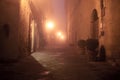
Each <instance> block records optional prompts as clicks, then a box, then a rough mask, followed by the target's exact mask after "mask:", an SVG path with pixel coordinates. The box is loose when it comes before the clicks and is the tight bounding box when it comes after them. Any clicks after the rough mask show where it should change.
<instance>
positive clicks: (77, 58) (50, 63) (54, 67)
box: [32, 48, 120, 80]
mask: <svg viewBox="0 0 120 80" xmlns="http://www.w3.org/2000/svg"><path fill="white" fill-rule="evenodd" d="M32 56H33V57H34V58H35V59H36V60H37V61H38V62H39V63H41V64H42V65H43V66H44V67H46V68H47V69H48V70H49V71H50V72H51V73H52V74H53V78H54V79H55V80H120V77H119V76H120V72H119V71H118V70H117V69H116V68H115V67H113V66H111V65H110V64H109V63H107V62H91V61H89V60H88V56H87V55H86V54H81V51H80V50H76V49H74V48H68V49H59V50H57V49H54V50H46V51H41V52H36V53H33V54H32Z"/></svg>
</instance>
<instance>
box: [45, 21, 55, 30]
mask: <svg viewBox="0 0 120 80" xmlns="http://www.w3.org/2000/svg"><path fill="white" fill-rule="evenodd" d="M46 28H47V30H53V29H54V23H53V22H52V21H49V22H47V23H46Z"/></svg>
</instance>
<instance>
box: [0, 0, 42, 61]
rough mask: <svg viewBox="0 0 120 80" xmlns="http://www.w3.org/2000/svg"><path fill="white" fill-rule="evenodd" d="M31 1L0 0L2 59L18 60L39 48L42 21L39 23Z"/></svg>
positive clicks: (0, 58) (0, 55)
mask: <svg viewBox="0 0 120 80" xmlns="http://www.w3.org/2000/svg"><path fill="white" fill-rule="evenodd" d="M31 3H32V2H31V0H1V1H0V39H1V40H0V61H11V60H17V59H19V58H21V57H24V56H27V55H29V54H30V53H31V51H34V50H35V49H38V48H39V46H40V45H39V42H40V39H41V36H39V33H40V29H41V28H39V27H41V26H42V25H41V24H42V23H41V21H39V23H37V22H38V19H37V17H36V13H35V12H33V10H34V9H32V8H31V5H30V4H31ZM38 26H39V27H38ZM38 28H39V29H38ZM35 35H38V36H35Z"/></svg>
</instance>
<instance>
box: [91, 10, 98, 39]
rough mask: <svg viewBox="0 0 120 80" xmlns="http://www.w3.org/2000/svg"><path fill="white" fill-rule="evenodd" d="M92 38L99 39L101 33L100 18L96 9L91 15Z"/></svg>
mask: <svg viewBox="0 0 120 80" xmlns="http://www.w3.org/2000/svg"><path fill="white" fill-rule="evenodd" d="M90 33H91V34H90V36H91V38H92V39H98V33H99V18H98V13H97V10H96V9H93V11H92V14H91V27H90Z"/></svg>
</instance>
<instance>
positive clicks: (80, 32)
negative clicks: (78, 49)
mask: <svg viewBox="0 0 120 80" xmlns="http://www.w3.org/2000/svg"><path fill="white" fill-rule="evenodd" d="M100 1H102V0H74V2H72V0H69V1H67V0H66V4H67V20H68V33H69V40H70V43H74V44H75V43H77V41H78V40H80V39H85V40H86V39H87V38H90V29H91V14H92V11H93V10H94V9H96V10H97V13H98V29H99V34H98V39H99V42H100V46H101V45H104V46H105V50H106V54H107V57H108V58H109V57H110V58H115V59H117V58H118V59H119V58H120V43H119V41H120V32H119V30H120V26H119V25H120V15H119V12H120V6H119V3H120V1H119V0H114V1H113V0H103V5H104V7H103V9H101V3H100ZM102 31H103V34H101V33H102Z"/></svg>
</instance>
